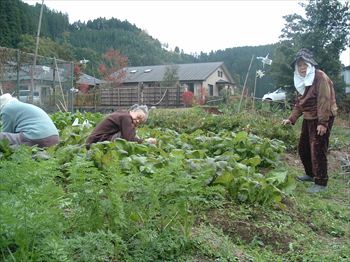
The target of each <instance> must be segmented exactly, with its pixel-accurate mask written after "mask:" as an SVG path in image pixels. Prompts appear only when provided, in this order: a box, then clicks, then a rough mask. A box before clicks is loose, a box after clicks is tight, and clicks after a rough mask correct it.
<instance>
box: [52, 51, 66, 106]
mask: <svg viewBox="0 0 350 262" xmlns="http://www.w3.org/2000/svg"><path fill="white" fill-rule="evenodd" d="M53 59H54V61H55V67H56V71H57V73H58V74H57V78H58V84H59V86H60V90H61V94H62V100H63V103H62V102H61V101H59V102H60V103H61V105H62V107H63V109H64V110H65V112H68V107H67V102H66V99H65V98H64V93H63V88H62V84H61V78H60V71H59V70H58V66H57V61H56V57H54V58H53Z"/></svg>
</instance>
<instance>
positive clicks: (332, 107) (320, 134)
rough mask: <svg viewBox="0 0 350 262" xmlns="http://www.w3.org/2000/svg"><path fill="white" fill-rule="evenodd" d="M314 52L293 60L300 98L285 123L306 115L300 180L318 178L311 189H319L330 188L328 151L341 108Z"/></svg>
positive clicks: (300, 150)
mask: <svg viewBox="0 0 350 262" xmlns="http://www.w3.org/2000/svg"><path fill="white" fill-rule="evenodd" d="M315 66H317V63H316V61H315V60H314V58H313V55H312V53H311V52H310V51H309V50H308V49H306V48H303V49H301V50H300V51H299V52H298V53H297V55H296V57H295V59H294V61H293V63H292V67H294V69H295V71H294V86H295V88H296V90H297V91H298V98H297V101H296V104H295V105H294V108H293V111H292V113H291V115H290V116H289V118H288V119H284V120H283V121H282V123H283V125H288V124H292V125H294V124H295V122H296V121H297V119H298V118H299V117H300V116H301V115H303V118H304V119H303V123H302V128H301V135H300V140H299V145H298V152H299V155H300V159H301V162H302V163H303V166H304V170H305V174H304V175H303V176H299V177H297V179H298V180H299V181H303V182H307V181H310V182H314V184H313V185H312V186H311V187H310V188H308V190H307V191H308V192H309V193H317V192H320V191H324V190H326V188H327V183H328V175H327V151H328V144H329V136H330V133H331V130H332V125H333V122H334V117H335V115H336V112H337V105H336V100H335V93H334V88H333V82H332V81H331V79H330V78H329V77H328V76H327V75H326V73H324V72H323V71H321V70H319V69H316V68H315Z"/></svg>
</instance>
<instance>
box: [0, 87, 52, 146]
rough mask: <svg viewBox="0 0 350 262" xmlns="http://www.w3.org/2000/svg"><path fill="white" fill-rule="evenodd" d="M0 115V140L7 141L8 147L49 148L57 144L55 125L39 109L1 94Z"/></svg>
mask: <svg viewBox="0 0 350 262" xmlns="http://www.w3.org/2000/svg"><path fill="white" fill-rule="evenodd" d="M0 115H1V121H2V132H0V140H3V139H5V140H8V141H9V143H10V145H21V144H24V145H28V146H34V145H36V146H38V147H49V146H53V145H56V144H58V143H59V135H58V130H57V128H56V126H55V124H54V123H53V122H52V120H51V118H50V117H49V116H48V114H46V112H45V111H44V110H42V109H41V108H40V107H37V106H35V105H32V104H27V103H23V102H21V101H18V100H17V98H15V97H12V96H11V95H10V94H3V95H2V96H0Z"/></svg>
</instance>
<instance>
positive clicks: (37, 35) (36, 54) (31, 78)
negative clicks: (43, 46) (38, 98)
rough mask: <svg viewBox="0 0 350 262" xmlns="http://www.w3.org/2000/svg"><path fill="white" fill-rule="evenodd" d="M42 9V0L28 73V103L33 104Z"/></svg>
mask: <svg viewBox="0 0 350 262" xmlns="http://www.w3.org/2000/svg"><path fill="white" fill-rule="evenodd" d="M43 9H44V0H42V2H41V9H40V16H39V24H38V32H37V34H36V44H35V53H34V61H33V66H32V70H31V71H30V72H31V74H30V82H31V85H30V91H29V103H33V91H34V70H35V66H36V58H37V56H38V49H39V39H40V30H41V19H42V17H43Z"/></svg>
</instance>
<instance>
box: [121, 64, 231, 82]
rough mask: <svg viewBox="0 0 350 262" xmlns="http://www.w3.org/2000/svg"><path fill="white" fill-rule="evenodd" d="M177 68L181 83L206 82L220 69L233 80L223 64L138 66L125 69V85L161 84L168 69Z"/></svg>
mask: <svg viewBox="0 0 350 262" xmlns="http://www.w3.org/2000/svg"><path fill="white" fill-rule="evenodd" d="M169 67H170V68H172V67H176V68H177V74H178V78H179V81H204V80H206V79H207V78H208V77H209V76H210V75H211V74H213V72H215V71H216V70H217V69H218V68H220V67H221V68H222V70H223V71H224V72H225V74H226V75H227V77H228V78H229V79H230V82H231V83H233V82H234V81H233V79H232V77H231V75H230V73H229V72H228V71H227V69H226V67H225V65H224V63H223V62H210V63H195V64H173V65H155V66H136V67H126V68H124V70H125V72H126V77H125V79H124V81H123V83H140V82H160V81H162V80H163V77H164V73H165V72H166V70H167V68H169Z"/></svg>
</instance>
